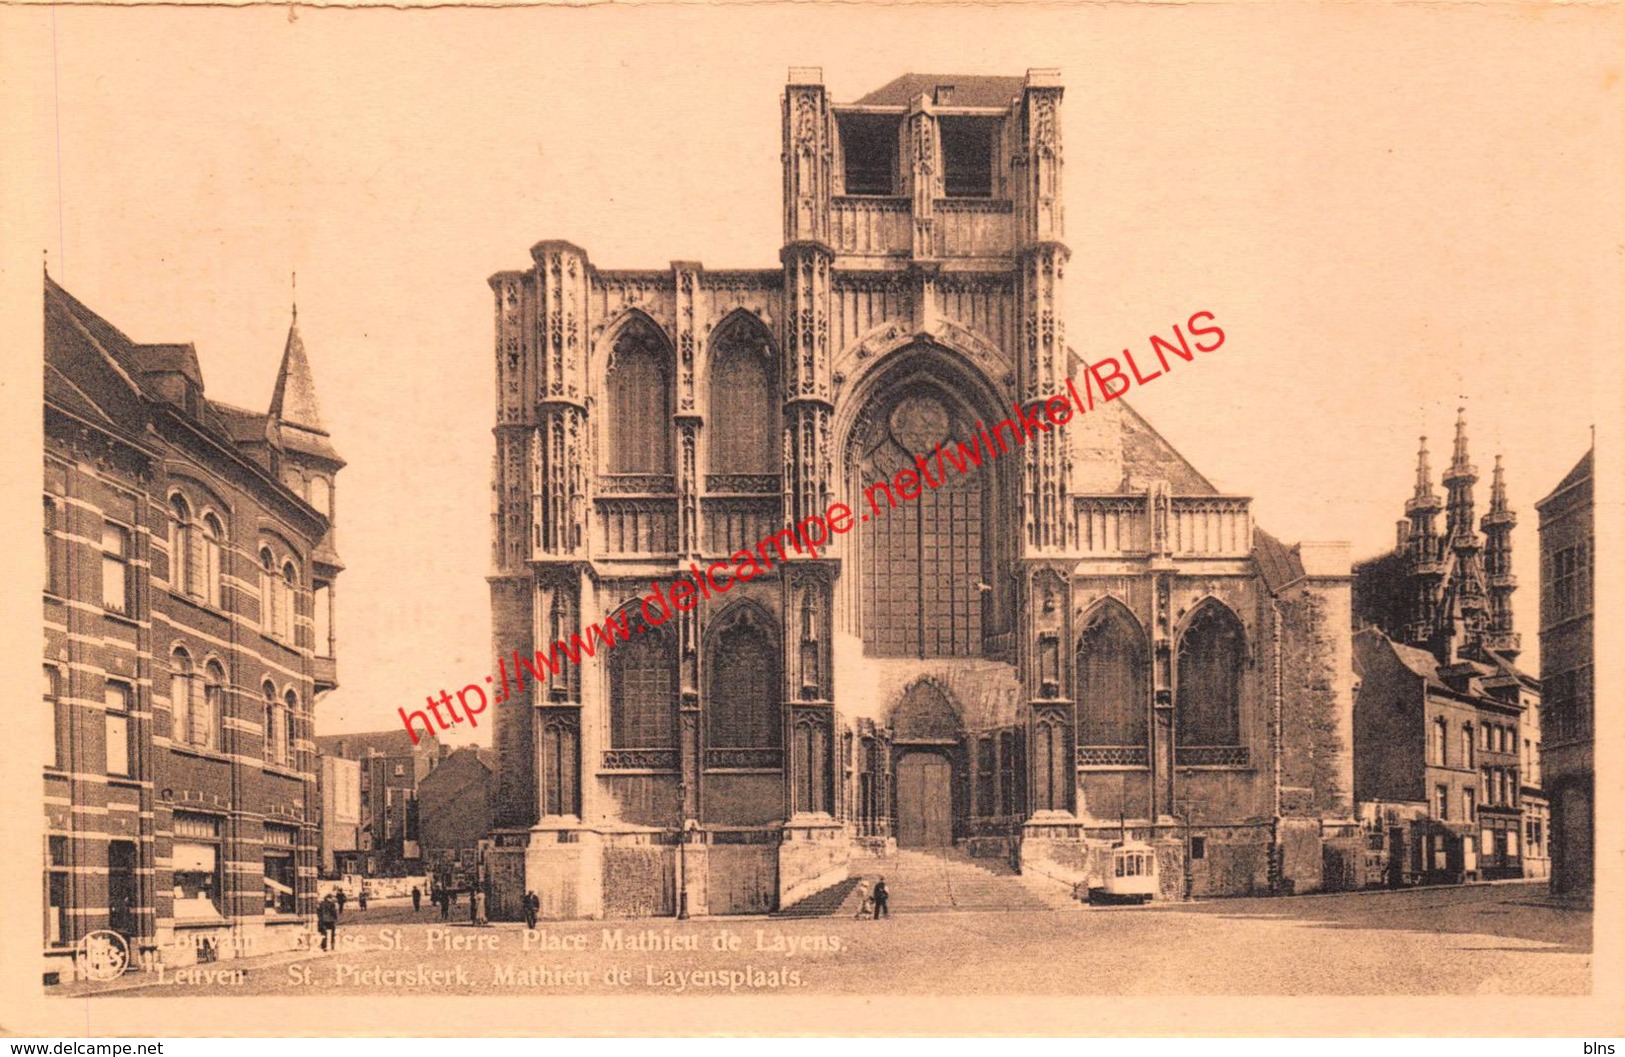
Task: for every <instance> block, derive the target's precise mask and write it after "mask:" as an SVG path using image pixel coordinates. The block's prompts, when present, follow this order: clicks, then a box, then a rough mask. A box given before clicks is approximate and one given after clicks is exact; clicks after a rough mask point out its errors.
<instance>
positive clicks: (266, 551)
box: [260, 547, 277, 635]
mask: <svg viewBox="0 0 1625 1057" xmlns="http://www.w3.org/2000/svg"><path fill="white" fill-rule="evenodd" d="M276 603H277V590H276V559H275V558H273V557H272V556H271V548H269V547H261V548H260V629H261V630H262V631H264V632H265V633H266V634H267V635H274V634H276V627H277V618H276Z"/></svg>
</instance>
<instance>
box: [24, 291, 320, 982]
mask: <svg viewBox="0 0 1625 1057" xmlns="http://www.w3.org/2000/svg"><path fill="white" fill-rule="evenodd" d="M44 359H45V481H44V484H45V488H44V491H45V497H44V507H45V524H44V534H45V559H46V579H45V591H44V606H45V657H44V665H45V702H46V707H47V708H48V709H49V710H50V712H51V714H52V715H53V716H54V721H55V728H54V729H55V735H54V741H53V743H52V745H51V746H50V749H49V751H48V752H47V755H46V758H45V761H44V763H45V771H44V783H45V809H46V819H47V824H46V833H47V836H46V848H45V859H46V861H45V871H44V873H45V876H44V886H45V894H46V898H45V907H46V913H45V922H44V954H45V961H46V972H47V974H48V975H55V976H56V977H58V978H62V979H66V978H68V977H69V976H70V975H71V974H72V972H73V971H74V966H75V961H74V954H75V952H76V951H81V950H84V949H85V948H86V947H87V946H88V945H92V944H94V945H97V949H99V950H100V951H102V952H104V953H105V952H106V951H108V950H109V949H111V948H117V947H119V946H127V948H128V957H129V958H130V960H131V961H133V962H135V963H137V964H139V965H141V966H145V967H153V966H157V965H160V964H163V965H174V964H185V963H189V962H191V961H193V960H194V959H196V958H199V957H203V958H211V957H220V958H228V957H232V956H233V955H234V954H239V953H247V952H251V951H263V950H268V949H278V948H282V947H287V946H291V945H292V944H293V943H295V942H297V940H296V937H297V936H298V934H299V933H301V932H303V931H305V929H306V927H307V925H308V923H309V921H310V919H311V916H312V914H313V912H314V909H315V901H314V894H313V893H314V891H315V874H316V828H315V825H316V814H317V808H316V799H315V757H314V753H313V751H312V748H313V746H312V745H311V725H312V715H313V712H314V707H315V704H316V701H317V699H318V698H319V697H320V696H321V695H322V694H323V693H325V692H326V691H328V690H331V689H332V688H333V687H334V686H335V685H337V675H336V668H335V663H334V657H333V632H332V627H333V625H332V607H333V583H334V579H335V577H336V576H337V574H338V572H339V570H340V563H339V559H338V555H337V553H336V551H335V544H334V538H333V496H334V490H333V482H334V476H335V475H336V473H337V472H338V470H339V468H340V467H342V466H343V465H344V464H343V462H342V460H340V458H339V456H338V454H337V452H336V451H335V450H334V449H333V446H332V444H331V442H330V440H329V438H328V435H327V432H326V430H325V428H324V426H323V423H322V418H321V414H320V412H319V410H318V407H317V402H316V390H315V385H314V382H313V380H312V376H311V371H310V364H309V361H308V359H307V357H306V354H305V348H304V344H303V342H302V341H301V340H300V337H299V332H298V328H297V320H296V321H295V325H294V326H292V327H290V328H289V332H288V340H287V346H286V348H285V350H284V352H283V356H282V363H281V368H280V370H279V371H278V373H277V381H276V389H275V392H274V393H273V395H272V398H271V402H270V407H269V410H268V411H266V412H259V411H250V410H246V409H243V408H238V407H233V406H231V405H229V404H224V403H221V402H219V401H216V400H211V399H209V398H208V397H207V395H206V394H205V390H204V382H203V374H202V371H201V368H200V365H199V360H198V356H197V352H196V350H195V349H194V348H193V347H192V346H191V345H185V344H158V345H153V344H142V343H138V342H135V341H132V340H131V339H130V338H129V337H127V336H125V335H124V334H123V333H121V332H120V331H119V330H118V329H117V328H116V327H115V326H113V325H112V324H111V323H109V322H108V321H107V320H105V319H103V318H101V317H100V316H98V315H97V314H96V313H95V312H93V311H91V310H90V309H89V308H87V307H86V306H85V305H83V304H82V303H80V302H79V301H78V300H76V299H75V298H74V297H73V296H71V295H70V294H68V293H67V291H65V290H63V289H62V288H61V287H60V286H58V285H57V284H56V283H55V282H53V281H52V280H51V279H49V278H47V279H46V280H45V351H44ZM109 932H110V933H113V934H116V935H117V936H118V937H120V938H121V941H122V943H121V942H120V941H117V940H110V939H108V938H107V933H109ZM87 937H90V938H89V939H88V940H87Z"/></svg>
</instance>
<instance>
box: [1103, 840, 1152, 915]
mask: <svg viewBox="0 0 1625 1057" xmlns="http://www.w3.org/2000/svg"><path fill="white" fill-rule="evenodd" d="M1157 884H1158V880H1157V851H1156V849H1155V848H1153V847H1151V845H1149V844H1144V843H1141V842H1140V841H1137V840H1120V841H1117V842H1116V843H1114V844H1113V845H1112V847H1111V856H1110V860H1109V862H1108V864H1107V867H1106V876H1105V878H1104V879H1103V883H1102V884H1101V885H1099V886H1098V887H1091V888H1090V889H1089V902H1091V903H1149V902H1151V900H1152V899H1153V898H1155V897H1156V895H1157Z"/></svg>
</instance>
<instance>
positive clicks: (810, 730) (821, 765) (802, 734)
mask: <svg viewBox="0 0 1625 1057" xmlns="http://www.w3.org/2000/svg"><path fill="white" fill-rule="evenodd" d="M792 750H793V752H794V753H795V760H794V763H793V764H792V769H793V771H794V774H795V781H794V783H792V784H793V790H794V794H795V797H794V800H795V802H794V805H793V809H794V810H795V811H796V812H797V813H801V814H806V813H811V814H829V813H830V789H829V730H828V728H827V727H825V726H824V724H823V723H822V722H820V721H819V719H818V718H817V717H815V716H811V715H807V716H803V717H802V718H800V719H798V720H797V721H796V725H795V735H794V745H793V746H792Z"/></svg>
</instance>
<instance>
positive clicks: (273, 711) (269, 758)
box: [260, 679, 282, 763]
mask: <svg viewBox="0 0 1625 1057" xmlns="http://www.w3.org/2000/svg"><path fill="white" fill-rule="evenodd" d="M260 693H262V694H264V695H265V762H266V763H276V762H277V761H278V760H279V759H281V753H282V735H281V732H280V730H279V726H280V724H279V723H278V722H277V713H278V712H279V711H280V710H279V709H278V708H277V704H276V687H274V686H272V685H271V680H269V679H267V680H265V682H264V683H262V684H260Z"/></svg>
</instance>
